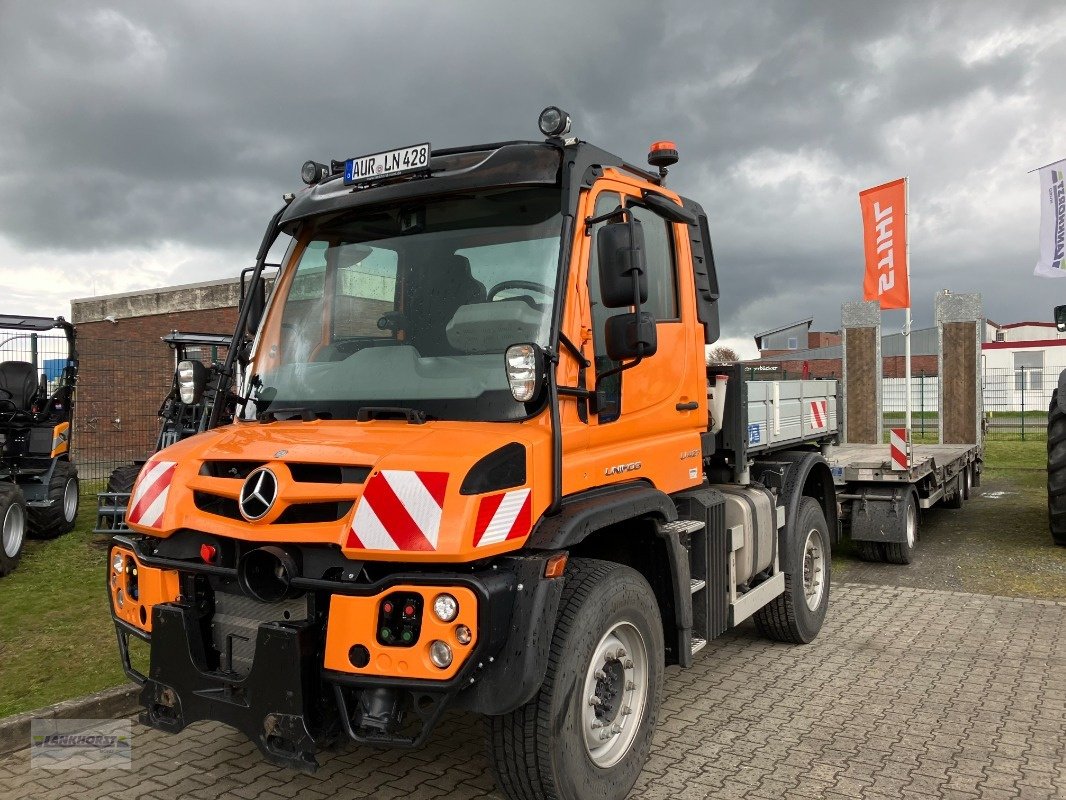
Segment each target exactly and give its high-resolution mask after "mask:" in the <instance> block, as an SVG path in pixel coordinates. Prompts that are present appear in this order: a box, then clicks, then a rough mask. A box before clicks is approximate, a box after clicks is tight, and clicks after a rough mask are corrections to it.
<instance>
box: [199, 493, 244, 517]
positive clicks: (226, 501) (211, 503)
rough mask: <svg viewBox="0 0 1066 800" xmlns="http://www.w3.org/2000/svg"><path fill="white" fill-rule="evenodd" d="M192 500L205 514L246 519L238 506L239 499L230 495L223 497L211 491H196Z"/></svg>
mask: <svg viewBox="0 0 1066 800" xmlns="http://www.w3.org/2000/svg"><path fill="white" fill-rule="evenodd" d="M192 501H193V503H194V504H195V505H196V507H197V508H198V509H200V510H201V511H203V512H204V513H205V514H214V515H215V516H216V517H225V518H226V519H240V520H243V519H244V517H242V516H241V510H240V508H239V507H238V506H237V501H236V500H234V499H232V498H230V497H223V496H222V495H218V494H211V493H210V492H199V491H194V492H193V493H192Z"/></svg>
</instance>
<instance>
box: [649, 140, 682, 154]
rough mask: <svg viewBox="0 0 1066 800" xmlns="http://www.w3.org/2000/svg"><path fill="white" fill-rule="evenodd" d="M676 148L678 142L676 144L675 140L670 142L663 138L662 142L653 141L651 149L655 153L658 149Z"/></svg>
mask: <svg viewBox="0 0 1066 800" xmlns="http://www.w3.org/2000/svg"><path fill="white" fill-rule="evenodd" d="M676 149H677V145H676V144H674V143H673V142H668V141H666V140H663V141H661V142H652V143H651V151H652V152H653V153H654V152H655V151H657V150H676Z"/></svg>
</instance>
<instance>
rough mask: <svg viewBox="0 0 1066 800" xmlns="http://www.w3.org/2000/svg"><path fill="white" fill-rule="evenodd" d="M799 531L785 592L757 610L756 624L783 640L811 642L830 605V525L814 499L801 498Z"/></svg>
mask: <svg viewBox="0 0 1066 800" xmlns="http://www.w3.org/2000/svg"><path fill="white" fill-rule="evenodd" d="M795 531H796V535H795V536H793V537H790V541H789V542H788V547H789V549H790V551H791V552H790V554H789V555H790V556H791V558H790V562H791V563H792V564H794V565H796V566H795V568H794V570H793V572H791V573H788V572H786V573H785V591H784V594H781V595H778V596H777V597H775V598H774V599H773V600H771V601H770V602H769V603H767V604H766V605H765V606H763V607H762V608H760V609H759V610H758V611H757V612H755V627H757V628H758V629H759V632H760V633H761V634H762V635H763V636H766V637H768V638H770V639H774V640H776V641H779V642H792V643H793V644H807V643H808V642H810V641H812V640H813V639H814V637H815V636H817V635H818V631H820V630H821V629H822V623H823V622H824V621H825V612H826V610H827V609H828V608H829V578H830V560H831V552H830V546H829V526H828V525H827V524H826V522H825V514H824V513H823V512H822V507H821V506H820V505H819V504H818V501H817V500H815V499H814V498H812V497H804V498H803V499H802V500H801V501H800V507H799V515H798V517H797V520H796V527H795Z"/></svg>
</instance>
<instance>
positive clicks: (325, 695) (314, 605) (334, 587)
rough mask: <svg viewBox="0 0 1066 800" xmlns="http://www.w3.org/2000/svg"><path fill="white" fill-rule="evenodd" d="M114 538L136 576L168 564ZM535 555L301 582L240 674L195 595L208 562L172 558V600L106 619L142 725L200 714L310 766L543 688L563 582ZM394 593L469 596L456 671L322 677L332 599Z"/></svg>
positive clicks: (505, 707) (414, 739) (186, 720)
mask: <svg viewBox="0 0 1066 800" xmlns="http://www.w3.org/2000/svg"><path fill="white" fill-rule="evenodd" d="M113 541H114V543H115V544H116V545H118V546H121V547H122V548H126V549H131V550H133V551H134V553H135V555H136V556H137V560H138V561H139V562H140V564H141V566H142V572H147V571H150V570H152V569H164V570H165V569H168V568H173V567H175V566H177V565H175V563H174V561H173V560H172V559H165V558H159V557H156V556H154V555H153V554H152V553H151V552H149V551H150V547H148V546H145V545H144V543H143V542H142V541H138V540H137V539H136V538H134V537H122V536H120V537H115V539H114V540H113ZM546 557H547V556H544V555H537V556H531V557H511V558H501V559H497V561H496V562H495V563H494V565H492V567H490V568H488V569H484V570H481V571H477V572H467V573H431V574H427V573H414V574H412V573H396V574H393V575H390V576H388V577H387V578H385V579H382V580H379V581H377V582H374V583H368V584H353V583H348V582H341V581H324V580H314V581H310V580H309V581H308V583H310V584H313V585H314V586H315V588H309V589H308V590H307V593H308V595H309V603H308V606H309V608H310V609H311V613H310V614H309V615H308V617H307V619H305V620H301V621H284V620H269V621H263V622H262V623H260V624H258V626H257V628H256V630H255V648H254V659H253V660H252V662H251V664H250V667H249V668H248V669H247V670H246V671H244V672H243V674H238V673H237V672H234V671H233V670H232V669H227V668H226V663H227V662H226V661H225V658H224V657H223V658H222V659H221V660H220V657H219V653H218V652H217V649H215V648H214V646H213V643H212V637H211V635H210V633H209V630H210V627H211V624H212V622H213V620H212V616H213V612H212V605H211V604H210V603H205V601H204V598H203V596H202V593H198V592H197V590H196V588H195V587H196V585H198V584H206V583H207V582H208V581H210V582H212V583H215V584H217V583H218V582H220V581H221V582H223V583H227V582H228V580H229V578H230V576H228V575H226V574H221V573H224V572H225V571H224V570H221V569H220V568H219V567H206V568H204V569H201V568H200V566H199V565H196V564H194V563H190V562H186V563H182V564H181V565H180V569H176V570H175V571H177V572H178V573H179V575H180V582H181V592H180V594H179V595H178V596H177V598H176V599H170V600H169V601H168V602H159V603H157V604H155V605H153V606H152V607H151V611H150V617H149V622H148V624H147V625H146V626H141V627H138V626H137V625H136V624H135V623H134V624H131V622H130V621H129V619H128V617H129V615H128V614H127V615H126V617H127V619H123V618H122V617H121V616H119V615H116V614H115V606H114V603H112V615H113V618H114V621H115V625H116V630H117V632H118V642H119V651H120V654H121V657H122V663H123V667H124V669H125V671H126V674H127V675H128V676H129V677H130V678H131V679H132V680H134V681H136V682H138V683H139V684H141V686H142V691H141V697H140V701H141V704H142V705H143V706H144V708H145V711H144V712H143V713H142V715H141V720H142V722H144V723H145V724H147V725H150V726H152V727H155V728H158V729H160V730H164V731H168V732H171V733H176V732H178V731H180V730H182V729H183V728H184V727H185V726H187V725H190V724H192V723H194V722H197V721H200V720H213V721H219V722H223V723H225V724H227V725H230V726H231V727H233V728H235V729H237V730H239V731H241V732H243V733H244V734H245V735H246V736H247V737H248V738H249V739H250V740H251V741H253V742H255V743H256V745H257V746H258V747H259V749H260V750H261V751H262V753H263V754H264V756H265V757H266V758H267V759H268V760H270V761H272V762H273V763H277V764H281V765H284V766H288V767H291V768H295V769H299V770H304V771H311V770H313V769H315V768H316V766H317V761H316V759H315V752H316V751H317V750H318V749H320V748H321V747H324V746H327V745H329V744H330V743H331V742H332V741H334V740H335V739H336V738H337V737H338V735H339V734H340V733H341V732H343V733H346V734H347V735H348V737H350V738H351V739H353V740H354V741H356V742H360V743H367V744H375V745H388V746H401V747H415V746H419V745H420V744H422V742H424V741H425V739H426V738H427V737H428V736H429V734H430V733H431V732H432V729H433V727H434V725H435V723H436V721H437V719H438V718H439V716H440V714H441V712H442V711H443V710H444V709H445V708H447V707H449V706H458V707H463V708H467V709H470V710H474V711H479V712H481V713H487V714H499V713H505V712H507V711H510V710H512V709H513V708H517V707H518V706H520V705H521V704H523V703H524V702H526V701H527V700H528V699H529V698H530V697H532V695H533V693H535V691H536V689H537V687H539V686H540V684H541V682H542V681H543V676H544V669H545V666H546V662H547V645H548V643H549V642H550V639H551V630H552V627H553V626H554V621H555V614H556V611H557V609H558V600H559V594H560V592H561V589H562V579H544V578H543V577H542V576H543V574H544V562H545V560H546ZM145 568H147V569H145ZM234 582H235V579H234ZM294 584H295V582H294ZM404 585H406V586H412V585H413V586H418V585H422V586H426V587H428V586H432V587H434V590H436V589H438V588H442V587H449V586H452V587H463V588H464V589H467V590H469V591H472V592H473V593H474V594H475V595H476V596H477V599H478V613H477V629H476V639H475V641H474V642H473V643H472V646H471V650H470V652H469V654H468V656H467V658H466V659H465V660H464V661H463V663H462V665H461V666H460V667H459V668H458V670H456V671H454V672H452V673H451V674H450V677H448V678H447V679H444V680H427V679H426V678H424V677H410V676H402V675H381V674H371V673H368V672H367V671H366V670H363V671H359V670H355V669H354V668H353V669H351V670H340V669H327V668H326V667H325V666H324V665H325V664H327V663H331V662H330V660H329V659H328V658H327V640H328V639H329V638H330V637H329V636H328V635H327V633H328V627H329V626H328V624H327V622H328V620H329V619H330V616H331V615H330V607H331V604H332V602H333V600H334V599H335V598H337V597H340V596H344V599H345V600H355V599H357V598H364V599H366V598H374V597H376V596H385V595H387V594H388V593H389V592H390V590H392V589H393V588H395V587H398V586H404ZM337 605H338V607H339V606H341V605H342V603H337ZM145 628H148V629H147V630H146V629H145ZM130 637H137V638H140V639H142V640H144V641H147V642H149V644H150V660H149V668H148V674H147V675H144V674H141V673H140V672H138V671H137V670H136V669H135V668H134V667H133V665H132V663H131V658H130V648H129V642H130ZM232 663H233V662H232V661H230V662H229V664H230V666H232ZM332 663H333V664H334V665H336V663H337V661H336V658H334V659H333V662H332Z"/></svg>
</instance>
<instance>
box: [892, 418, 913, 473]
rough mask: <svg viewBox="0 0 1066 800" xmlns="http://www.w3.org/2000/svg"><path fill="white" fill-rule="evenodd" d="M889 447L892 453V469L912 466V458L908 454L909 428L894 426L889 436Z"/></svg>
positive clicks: (903, 468) (906, 468)
mask: <svg viewBox="0 0 1066 800" xmlns="http://www.w3.org/2000/svg"><path fill="white" fill-rule="evenodd" d="M888 449H889V451H890V452H891V455H892V469H896V470H904V471H906V470H908V469H910V466H911V461H910V458H908V456H907V451H908V449H909V448H908V447H907V429H906V428H892V430H891V432H890V433H889V437H888Z"/></svg>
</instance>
